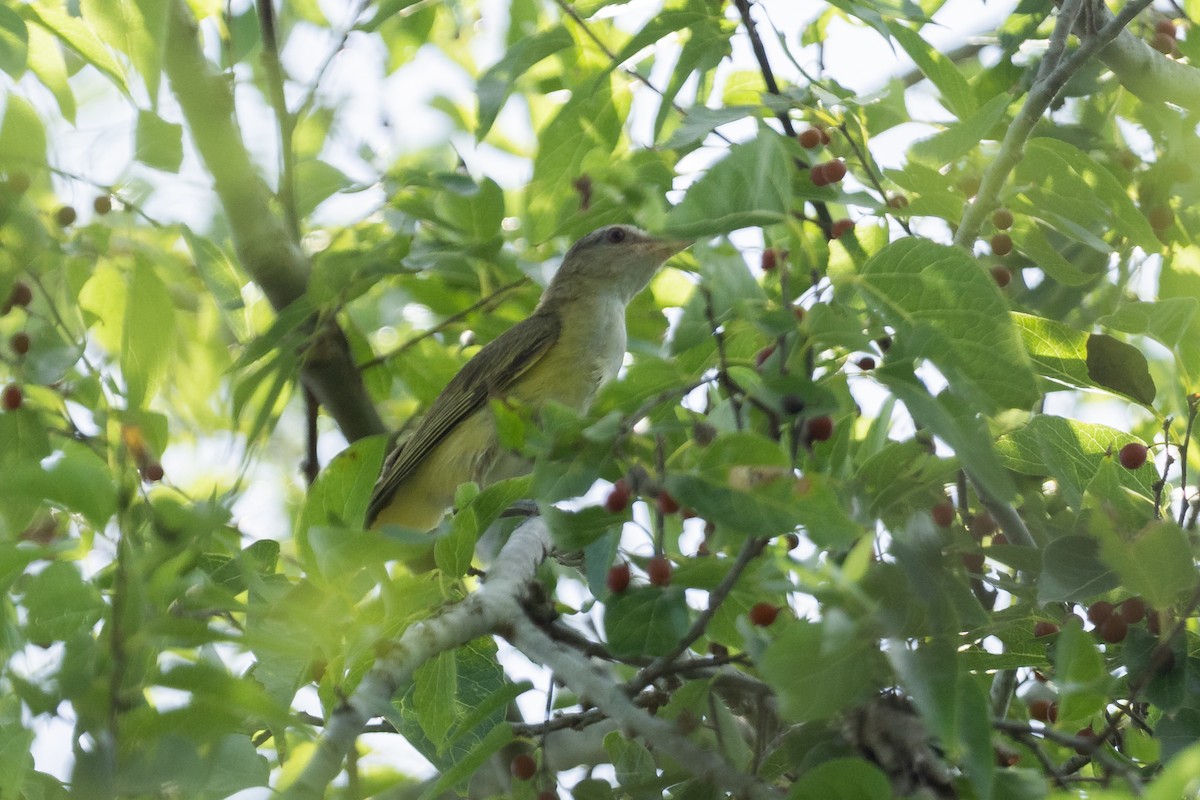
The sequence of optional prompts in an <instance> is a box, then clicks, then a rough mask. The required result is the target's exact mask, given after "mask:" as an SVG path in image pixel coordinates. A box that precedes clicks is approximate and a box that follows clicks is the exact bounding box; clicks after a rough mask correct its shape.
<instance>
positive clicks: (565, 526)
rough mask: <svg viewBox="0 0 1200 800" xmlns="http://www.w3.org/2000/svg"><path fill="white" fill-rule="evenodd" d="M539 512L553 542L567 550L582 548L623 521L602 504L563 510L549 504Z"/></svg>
mask: <svg viewBox="0 0 1200 800" xmlns="http://www.w3.org/2000/svg"><path fill="white" fill-rule="evenodd" d="M541 512H542V516H543V517H544V518H545V520H546V525H547V526H548V527H549V528H550V534H551V536H553V537H554V544H555V545H557V546H558V547H559V548H561V549H563V550H567V551H571V550H582V549H583V548H585V547H587V546H588V545H589V544H591V543H592V542H594V541H596V540H597V539H599V538H600V537H601V536H603V535H604V534H605V533H607V532H608V531H610V530H612V528H613V527H614V526H615V525H618V524H620V523H621V522H623V521H624V518H623V517H622V516H620V515H617V514H610V513H608V511H606V510H605V509H604V507H603V506H589V507H587V508H582V509H580V510H579V511H563V510H562V509H559V508H555V507H554V506H552V505H551V506H546V507H544V508H542V509H541Z"/></svg>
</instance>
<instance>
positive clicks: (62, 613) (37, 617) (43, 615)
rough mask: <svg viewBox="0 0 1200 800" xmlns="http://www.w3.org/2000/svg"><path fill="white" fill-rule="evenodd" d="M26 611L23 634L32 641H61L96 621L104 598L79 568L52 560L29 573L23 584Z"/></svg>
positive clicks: (37, 642) (102, 606) (46, 642)
mask: <svg viewBox="0 0 1200 800" xmlns="http://www.w3.org/2000/svg"><path fill="white" fill-rule="evenodd" d="M23 595H24V597H23V601H24V604H25V610H26V613H27V617H26V622H25V635H26V637H27V638H28V640H29V641H30V642H33V643H34V644H48V643H50V642H56V641H63V640H65V639H66V638H68V637H69V636H71V635H72V634H73V633H75V632H76V631H79V630H87V629H89V628H91V627H92V625H94V624H96V622H97V621H98V620H99V619H100V617H101V615H102V614H103V613H104V600H103V599H102V598H101V597H100V593H99V592H98V591H96V588H95V587H94V586H92V585H91V584H90V583H88V582H86V581H85V580H83V577H82V576H81V575H80V574H79V568H78V567H76V566H75V565H74V564H68V563H66V562H65V561H55V562H54V563H52V564H50V565H49V566H48V567H46V568H45V569H44V570H42V571H41V572H39V573H37V574H36V575H34V576H32V577H31V578H30V579H29V581H28V583H26V584H25V586H24V591H23Z"/></svg>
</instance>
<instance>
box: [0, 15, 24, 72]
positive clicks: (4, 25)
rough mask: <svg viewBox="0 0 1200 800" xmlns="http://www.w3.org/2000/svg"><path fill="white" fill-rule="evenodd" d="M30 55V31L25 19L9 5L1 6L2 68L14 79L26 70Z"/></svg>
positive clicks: (0, 46)
mask: <svg viewBox="0 0 1200 800" xmlns="http://www.w3.org/2000/svg"><path fill="white" fill-rule="evenodd" d="M28 56H29V32H28V31H27V30H26V28H25V20H23V19H21V17H20V15H18V14H17V12H15V11H13V10H12V9H11V8H9V7H8V6H0V70H4V71H5V72H7V73H8V74H9V76H11V77H12V78H13V79H14V80H15V79H17V78H20V77H21V75H22V74H24V72H25V65H26V63H27V59H28Z"/></svg>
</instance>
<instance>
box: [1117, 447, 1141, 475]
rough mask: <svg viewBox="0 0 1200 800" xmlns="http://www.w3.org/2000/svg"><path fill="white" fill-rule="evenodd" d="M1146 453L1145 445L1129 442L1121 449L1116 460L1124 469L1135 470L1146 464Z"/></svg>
mask: <svg viewBox="0 0 1200 800" xmlns="http://www.w3.org/2000/svg"><path fill="white" fill-rule="evenodd" d="M1147 452H1148V450H1147V448H1146V445H1144V444H1142V443H1141V442H1130V443H1129V444H1127V445H1125V446H1124V447H1122V448H1121V452H1119V453H1118V454H1117V459H1118V460H1119V461H1120V462H1121V466H1122V467H1124V468H1125V469H1137V468H1138V467H1140V466H1142V465H1143V464H1145V463H1146V454H1147Z"/></svg>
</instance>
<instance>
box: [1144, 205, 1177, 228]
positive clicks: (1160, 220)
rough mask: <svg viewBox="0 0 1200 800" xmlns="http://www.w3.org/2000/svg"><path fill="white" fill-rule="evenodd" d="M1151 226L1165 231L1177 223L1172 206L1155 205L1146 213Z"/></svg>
mask: <svg viewBox="0 0 1200 800" xmlns="http://www.w3.org/2000/svg"><path fill="white" fill-rule="evenodd" d="M1146 219H1147V221H1149V223H1150V227H1151V228H1153V229H1154V230H1156V231H1165V230H1167V229H1168V228H1170V227H1171V226H1172V225H1174V224H1175V212H1174V211H1172V210H1171V207H1170V206H1155V207H1154V208H1152V209H1150V213H1149V214H1147V215H1146Z"/></svg>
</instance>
